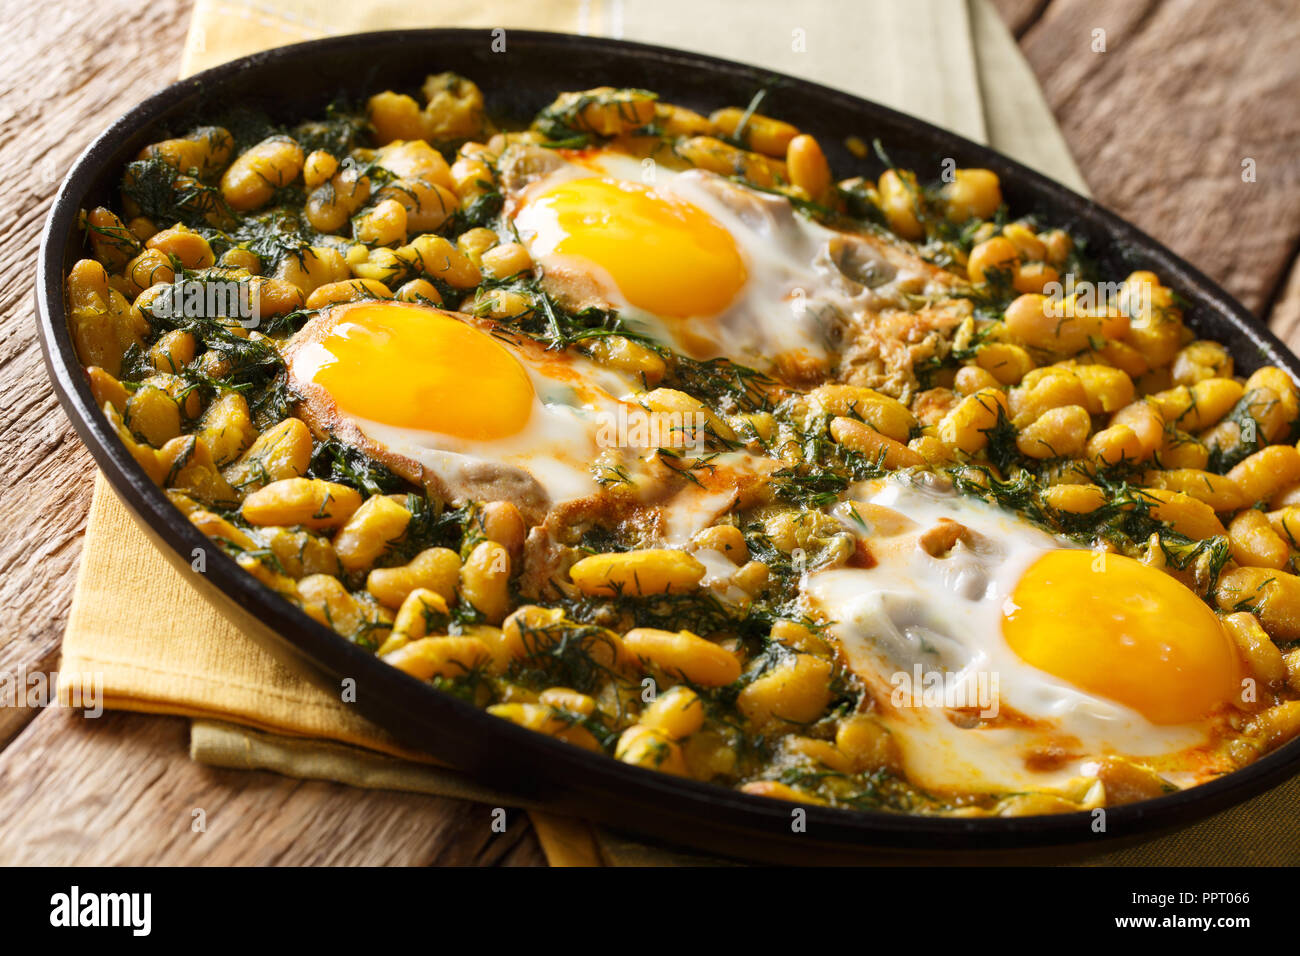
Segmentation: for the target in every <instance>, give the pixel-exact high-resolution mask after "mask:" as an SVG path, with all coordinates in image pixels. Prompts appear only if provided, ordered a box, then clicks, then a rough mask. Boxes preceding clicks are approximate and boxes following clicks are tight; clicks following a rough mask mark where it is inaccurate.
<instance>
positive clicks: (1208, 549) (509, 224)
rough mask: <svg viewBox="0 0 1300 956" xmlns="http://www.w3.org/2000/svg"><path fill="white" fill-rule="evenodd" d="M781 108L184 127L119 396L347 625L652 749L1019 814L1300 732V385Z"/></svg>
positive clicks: (968, 202) (1151, 295)
mask: <svg viewBox="0 0 1300 956" xmlns="http://www.w3.org/2000/svg"><path fill="white" fill-rule="evenodd" d="M760 107H761V102H759V103H755V104H750V105H749V106H747V107H743V108H742V107H723V108H721V109H718V110H717V111H716V112H714V113H712V114H711V115H709V116H705V115H702V114H698V113H695V112H693V111H691V110H689V109H685V108H683V107H680V106H674V105H671V104H668V103H664V102H662V101H660V100H659V99H658V97H657V96H656V95H655V94H654V93H653V92H650V91H646V90H638V89H614V88H597V89H592V90H587V91H583V92H571V93H563V94H561V95H559V96H558V97H557V98H556V99H555V101H554V102H553V103H552V104H551V105H550V106H549V107H547V108H546V109H545V110H543V111H542V112H541V113H540V114H539V115H538V116H537V117H536V118H535V120H534V121H533V123H532V124H531V126H530V127H528V128H527V129H522V130H518V129H516V130H513V131H506V130H504V129H501V128H498V127H497V126H495V125H494V124H493V122H492V121H491V120H490V119H489V115H490V114H489V111H488V110H487V108H486V104H485V103H484V101H483V96H482V94H481V92H480V90H479V89H478V87H477V86H476V85H475V84H474V83H473V82H472V81H471V80H469V79H466V78H464V77H461V76H457V75H453V74H441V75H437V76H430V77H429V78H428V79H427V81H426V82H425V84H424V87H423V89H422V90H421V91H419V94H418V95H417V96H412V95H407V94H405V93H396V92H392V91H386V92H380V93H378V94H377V95H375V96H373V97H371V98H370V99H369V100H368V101H367V102H366V103H364V104H358V105H357V106H356V107H355V108H347V107H344V106H339V107H336V108H333V109H331V110H330V111H329V112H328V114H327V115H326V116H325V117H323V118H320V119H314V120H308V121H305V122H302V123H301V124H299V125H296V126H281V125H276V124H273V123H272V122H271V121H269V120H267V119H265V118H262V117H259V116H257V115H254V114H251V113H249V112H246V111H245V112H236V113H231V114H230V115H227V116H214V117H212V118H211V121H212V123H213V125H207V126H199V127H195V128H193V129H189V130H182V131H177V132H178V134H179V135H177V136H175V137H174V138H169V139H163V140H161V141H159V142H156V143H154V144H152V145H150V146H148V147H147V148H145V149H144V150H142V151H141V152H140V154H139V156H138V157H137V158H136V159H135V161H133V162H131V163H130V164H129V165H128V166H127V167H126V169H125V170H124V171H123V175H122V179H121V196H120V205H119V206H118V207H117V208H116V209H108V208H104V207H100V208H96V209H91V210H86V211H85V212H84V214H83V224H84V229H85V235H86V240H87V245H88V249H89V256H88V257H87V258H85V259H82V260H81V261H79V262H78V263H77V264H76V265H75V266H74V267H73V268H72V270H71V272H70V274H69V275H68V277H67V301H68V307H69V314H70V323H71V331H72V335H73V338H74V341H75V343H76V346H77V349H78V352H79V355H80V358H81V361H82V363H83V364H84V366H85V370H86V375H87V377H88V379H89V383H90V387H91V389H92V391H93V393H94V395H95V398H96V401H97V402H98V403H99V405H100V406H101V407H102V409H103V413H104V414H105V415H106V416H108V418H109V420H110V421H111V423H112V424H113V426H114V428H115V430H116V431H117V433H118V435H119V436H120V438H121V441H122V442H123V444H124V445H125V447H126V448H127V449H129V451H130V453H131V455H132V456H133V457H134V459H135V460H136V461H137V462H139V464H140V466H141V467H142V468H143V469H144V470H145V471H146V472H147V473H148V474H149V476H150V477H151V478H152V479H153V480H154V481H156V482H157V483H158V484H159V485H160V486H161V487H162V488H164V489H165V490H166V493H167V495H168V496H169V497H170V499H171V500H172V502H173V503H174V504H175V506H176V507H177V508H178V509H180V510H181V511H182V512H183V513H184V514H185V515H186V516H187V517H188V518H189V520H190V521H191V522H192V523H193V524H194V525H195V526H196V527H197V528H199V529H200V530H201V531H202V532H203V533H204V534H205V535H207V536H208V537H209V538H210V539H211V540H212V541H213V542H214V545H215V546H216V547H219V548H220V549H221V550H223V551H224V552H226V553H227V554H229V555H230V556H231V557H232V558H233V559H234V560H235V561H236V562H237V563H238V564H239V565H240V566H241V567H242V568H244V569H245V570H246V571H247V572H248V573H249V574H251V575H253V576H254V577H256V578H257V579H258V580H259V581H261V582H262V583H263V584H265V585H266V586H267V587H268V588H270V589H272V590H273V591H275V592H277V593H278V594H279V595H281V596H282V597H283V599H284V600H286V601H289V602H291V603H293V604H295V605H296V606H298V607H300V608H301V609H302V610H303V611H304V612H305V613H306V614H308V615H310V616H311V617H313V618H315V619H316V620H318V621H320V622H321V623H323V624H325V625H326V626H327V627H329V628H332V629H333V630H334V631H336V632H337V633H338V634H339V635H340V639H344V640H348V641H351V642H353V643H355V644H356V645H357V646H359V647H361V648H364V649H366V650H367V651H369V652H371V653H374V654H376V655H378V656H379V657H380V658H381V659H382V660H383V661H385V662H387V663H388V664H390V665H392V666H393V667H395V668H398V669H399V670H402V671H404V672H405V673H407V674H409V675H411V676H412V677H414V678H416V679H418V680H421V681H426V682H429V683H430V684H432V685H433V686H435V687H437V688H438V689H440V690H442V691H445V692H447V693H450V694H454V695H458V696H459V697H461V698H463V699H465V700H467V701H470V702H472V703H473V704H475V705H476V706H478V707H482V708H485V709H487V710H488V711H489V712H490V713H492V714H494V715H496V716H497V717H499V718H501V719H502V720H509V721H513V722H515V723H517V724H520V725H522V726H524V727H527V728H529V729H531V730H533V731H535V732H537V733H540V734H547V735H550V736H553V737H558V738H560V739H562V740H564V741H566V742H568V743H569V744H571V745H573V746H575V747H583V748H587V749H590V750H595V751H602V752H604V753H606V754H608V755H609V756H610V757H611V758H613V759H616V760H621V761H625V762H627V763H631V764H636V765H639V766H643V767H649V768H655V769H657V770H659V771H662V772H665V773H671V774H678V775H681V776H686V777H691V778H694V779H698V780H705V781H712V782H715V783H718V784H721V785H724V786H729V787H735V788H739V789H742V790H744V791H747V792H750V793H755V794H762V795H766V796H769V797H774V798H780V799H785V800H792V801H798V802H801V803H806V804H826V805H830V806H835V807H846V808H854V809H879V810H891V811H897V812H905V813H918V814H935V815H950V816H952V815H955V816H966V817H972V816H1016V815H1032V814H1046V813H1060V812H1068V811H1076V810H1088V809H1093V808H1097V807H1102V806H1114V805H1118V804H1123V803H1129V802H1133V801H1138V800H1143V799H1147V798H1149V797H1153V796H1158V795H1160V794H1164V793H1168V792H1172V791H1175V790H1178V789H1182V788H1186V787H1190V786H1195V785H1196V784H1199V783H1202V782H1204V781H1207V780H1210V779H1213V778H1215V777H1217V776H1220V775H1222V774H1225V773H1228V772H1231V771H1232V770H1234V769H1236V768H1238V767H1241V766H1243V765H1245V764H1248V763H1250V762H1251V761H1253V760H1255V759H1256V758H1258V757H1259V756H1260V755H1262V754H1264V753H1266V752H1268V751H1269V750H1271V749H1273V748H1276V747H1277V746H1279V745H1280V744H1282V743H1284V742H1285V741H1287V740H1289V739H1290V738H1292V737H1293V736H1295V735H1296V733H1297V732H1298V731H1300V573H1298V572H1300V565H1298V564H1297V559H1298V557H1300V542H1298V539H1297V535H1298V534H1300V450H1298V449H1297V446H1296V444H1295V443H1296V440H1297V437H1298V433H1300V429H1298V428H1297V420H1298V419H1300V398H1298V394H1297V389H1296V385H1295V383H1294V382H1293V381H1292V380H1291V378H1290V377H1289V375H1288V374H1287V373H1286V372H1285V371H1283V370H1281V369H1278V368H1273V367H1264V368H1260V369H1258V370H1256V371H1254V372H1252V373H1251V374H1249V375H1248V376H1242V375H1239V374H1237V372H1236V370H1235V369H1234V365H1233V359H1232V357H1231V355H1230V353H1229V351H1228V349H1226V348H1225V347H1224V346H1223V345H1222V344H1220V343H1217V342H1212V341H1206V340H1201V339H1197V338H1196V336H1195V335H1194V334H1193V333H1192V331H1191V330H1190V329H1189V328H1188V327H1187V326H1186V325H1185V324H1184V321H1183V312H1182V304H1181V301H1180V298H1179V296H1178V294H1177V292H1176V291H1175V290H1173V289H1171V288H1168V287H1166V286H1165V285H1163V284H1162V282H1161V279H1160V277H1159V276H1157V275H1155V274H1153V273H1151V272H1134V273H1132V274H1130V275H1127V276H1107V275H1101V274H1099V269H1098V267H1097V266H1096V265H1095V264H1094V263H1093V262H1092V261H1091V260H1090V258H1089V257H1088V255H1087V254H1086V250H1085V249H1083V248H1081V246H1080V244H1079V243H1078V242H1076V241H1075V239H1074V238H1073V237H1072V236H1071V234H1070V232H1069V231H1067V230H1064V229H1061V228H1058V227H1055V226H1054V225H1053V224H1051V223H1046V222H1041V221H1038V220H1037V219H1035V218H1032V217H1022V218H1014V213H1013V212H1011V211H1009V210H1008V209H1007V207H1006V205H1005V204H1004V202H1003V198H1002V192H1001V186H1000V183H999V181H998V177H997V176H996V175H995V174H994V173H992V172H990V171H988V170H984V169H956V170H950V171H949V174H948V175H946V176H943V177H941V179H940V180H939V181H938V182H934V183H927V182H924V181H922V180H921V179H920V178H918V176H917V175H915V174H914V173H913V172H912V171H909V170H906V169H901V168H897V167H896V166H893V165H892V164H890V163H889V161H888V155H887V153H886V152H885V150H884V149H883V148H882V147H881V146H880V145H879V144H877V146H876V151H877V154H878V158H879V159H880V160H881V161H882V162H883V163H884V165H885V167H886V169H885V172H884V173H883V174H882V175H880V176H879V177H878V178H876V179H874V180H871V179H865V178H861V177H854V178H848V179H840V180H837V179H836V178H835V177H834V176H833V175H832V172H831V169H830V167H829V165H828V163H827V160H826V157H825V154H824V153H823V151H822V147H821V145H820V144H819V142H818V140H817V139H816V138H815V137H813V136H811V135H808V134H806V133H804V132H802V131H801V130H800V129H799V128H798V127H797V126H795V125H792V124H791V123H789V122H786V121H784V120H782V119H778V118H775V117H769V116H766V115H764V114H763V113H762V112H761V111H760ZM850 146H851V148H853V149H854V151H855V152H857V153H858V154H859V155H860V156H861V157H862V158H863V159H864V164H863V165H864V166H865V165H866V163H865V160H866V157H867V147H866V146H865V145H864V144H862V143H861V142H859V141H853V142H851V143H850ZM877 168H878V167H877Z"/></svg>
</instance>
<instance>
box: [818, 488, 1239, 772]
mask: <svg viewBox="0 0 1300 956" xmlns="http://www.w3.org/2000/svg"><path fill="white" fill-rule="evenodd" d="M853 491H854V494H853V496H852V500H849V501H844V502H841V503H840V504H838V505H836V506H835V508H834V509H833V511H832V513H833V514H835V515H836V516H838V517H839V518H840V519H841V520H842V522H843V523H844V526H845V527H846V529H849V530H852V531H854V532H855V533H856V534H858V535H859V536H861V537H862V539H863V540H864V542H865V543H866V546H867V547H868V548H869V550H870V554H871V559H870V560H869V561H868V562H866V563H870V564H873V566H871V567H856V568H839V569H833V570H825V571H817V572H813V573H810V574H808V575H806V577H805V580H804V583H803V589H804V593H805V594H806V595H807V597H808V598H809V600H810V602H811V603H812V605H813V606H814V607H815V608H816V609H817V610H818V611H820V612H821V613H822V614H823V615H824V616H825V617H826V618H827V619H829V620H830V621H832V622H833V623H832V624H831V625H830V632H831V633H832V635H833V636H834V637H835V638H836V639H837V640H838V642H839V644H840V646H841V647H842V649H843V653H844V656H845V658H846V661H847V663H848V666H849V667H851V668H852V670H853V671H854V672H855V673H856V674H857V675H858V676H859V677H860V678H861V679H862V680H863V682H864V683H865V685H866V686H867V688H868V689H869V691H870V694H871V696H872V698H873V699H874V701H875V704H876V707H877V708H878V716H879V717H880V719H881V721H882V722H883V723H884V724H885V726H886V727H887V728H888V729H889V731H890V732H891V735H892V736H893V738H894V740H895V741H896V742H897V744H898V746H899V752H900V754H901V758H902V761H903V764H904V768H905V771H906V773H907V776H908V778H909V779H910V780H911V781H912V782H913V783H915V784H916V785H917V786H919V787H921V788H923V789H926V790H929V791H931V792H936V793H944V792H947V793H1011V792H1017V791H1023V790H1048V791H1052V790H1056V791H1060V792H1067V791H1070V788H1071V787H1075V786H1077V784H1078V781H1080V780H1081V779H1082V780H1085V781H1086V779H1087V778H1088V777H1089V776H1090V775H1095V774H1096V772H1097V770H1096V767H1097V763H1096V762H1097V760H1098V759H1099V758H1102V757H1105V756H1111V755H1116V756H1120V757H1123V758H1129V759H1133V760H1136V761H1139V762H1141V763H1143V764H1145V765H1147V766H1149V767H1150V768H1151V769H1153V770H1156V771H1157V772H1159V773H1161V774H1162V775H1163V776H1165V777H1166V779H1168V780H1170V781H1172V782H1175V783H1177V784H1178V785H1180V786H1184V785H1190V784H1192V783H1197V782H1201V781H1202V780H1204V779H1207V778H1208V777H1209V776H1212V775H1213V774H1215V773H1218V772H1222V771H1223V770H1226V769H1229V768H1228V767H1227V766H1226V765H1223V760H1224V758H1223V757H1222V756H1221V755H1218V754H1217V753H1216V752H1215V750H1214V746H1213V745H1214V743H1215V728H1216V727H1221V726H1222V725H1223V723H1224V722H1225V720H1226V717H1227V716H1228V714H1229V713H1230V712H1231V710H1232V707H1233V703H1234V701H1235V700H1236V699H1237V697H1238V696H1239V695H1240V692H1241V678H1242V665H1241V662H1240V660H1239V657H1238V654H1237V651H1236V649H1235V646H1234V645H1233V643H1232V641H1231V639H1230V638H1229V636H1228V635H1227V634H1226V632H1225V631H1224V630H1223V628H1222V627H1221V626H1220V624H1219V622H1218V619H1217V618H1216V616H1215V615H1214V613H1213V612H1212V611H1211V610H1210V609H1209V607H1207V606H1206V605H1205V604H1204V603H1203V602H1202V601H1201V600H1200V599H1199V598H1198V597H1197V596H1196V595H1195V594H1193V593H1192V592H1191V591H1190V590H1188V589H1187V588H1186V587H1184V586H1183V585H1182V584H1181V583H1180V582H1178V581H1177V580H1176V579H1174V578H1172V577H1170V576H1169V575H1167V574H1166V573H1164V572H1163V571H1160V570H1158V569H1155V568H1151V567H1149V566H1147V565H1144V564H1142V563H1141V562H1138V561H1136V560H1133V559H1131V558H1128V557H1124V556H1122V555H1116V554H1108V553H1104V552H1094V551H1090V550H1085V549H1082V548H1079V547H1078V546H1076V545H1073V544H1071V543H1069V542H1067V541H1064V540H1061V539H1058V538H1056V537H1054V536H1052V535H1050V534H1048V533H1046V532H1044V531H1040V530H1039V529H1037V528H1035V527H1033V526H1031V525H1029V524H1027V523H1025V522H1024V521H1022V520H1020V519H1019V518H1017V517H1016V516H1014V515H1012V514H1009V513H1007V512H1004V511H1001V510H1000V509H998V508H995V507H993V506H991V505H988V504H986V503H984V502H981V501H977V500H971V499H966V498H961V497H959V496H956V495H955V494H953V493H951V492H941V491H937V490H934V489H933V488H932V487H927V486H926V485H924V484H918V483H916V482H915V481H914V480H913V481H909V480H907V479H902V478H899V477H895V478H893V479H888V480H879V481H873V482H868V483H864V484H863V485H861V486H859V487H857V488H855V489H853Z"/></svg>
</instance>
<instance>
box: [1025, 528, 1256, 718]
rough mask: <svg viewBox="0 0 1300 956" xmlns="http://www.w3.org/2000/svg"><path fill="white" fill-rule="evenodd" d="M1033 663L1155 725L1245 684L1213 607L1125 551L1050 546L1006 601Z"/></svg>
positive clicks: (1203, 708)
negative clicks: (1067, 548)
mask: <svg viewBox="0 0 1300 956" xmlns="http://www.w3.org/2000/svg"><path fill="white" fill-rule="evenodd" d="M1002 633H1003V636H1004V637H1005V638H1006V640H1007V643H1008V644H1010V645H1011V648H1012V650H1014V651H1015V652H1016V654H1018V655H1019V656H1020V657H1021V659H1023V660H1024V661H1025V662H1026V663H1027V664H1030V665H1032V666H1034V667H1037V668H1038V669H1040V670H1043V671H1046V672H1047V673H1049V674H1052V675H1054V676H1056V677H1059V678H1060V679H1061V680H1064V681H1067V682H1069V683H1070V684H1073V685H1074V686H1075V687H1078V688H1079V689H1081V690H1085V691H1088V692H1090V693H1094V694H1097V695H1099V696H1102V697H1106V698H1109V699H1110V700H1113V701H1116V702H1117V703H1120V704H1124V705H1126V706H1128V707H1131V708H1132V709H1134V710H1136V711H1137V712H1139V713H1140V714H1142V715H1143V716H1145V717H1146V718H1147V719H1148V720H1150V721H1151V722H1152V723H1154V724H1184V723H1191V722H1194V721H1196V720H1199V719H1200V718H1202V717H1204V716H1205V715H1206V714H1207V713H1209V712H1210V711H1211V710H1213V709H1214V708H1215V707H1216V706H1217V705H1219V704H1222V703H1224V702H1226V701H1228V700H1230V699H1231V698H1232V697H1234V696H1235V695H1236V694H1237V693H1239V692H1240V677H1241V672H1240V662H1239V658H1238V656H1237V651H1236V648H1235V647H1234V645H1233V644H1232V640H1231V638H1229V636H1228V635H1227V633H1226V632H1225V631H1224V629H1223V627H1222V626H1221V625H1220V624H1219V620H1218V618H1217V617H1215V615H1214V612H1213V611H1211V610H1210V609H1209V607H1207V606H1206V605H1205V603H1204V602H1202V601H1201V600H1200V599H1199V598H1197V597H1196V595H1195V594H1193V593H1192V592H1191V591H1189V590H1188V589H1187V588H1186V587H1184V586H1183V585H1182V584H1180V583H1179V582H1178V581H1176V580H1175V579H1174V578H1172V577H1170V576H1169V575H1168V574H1165V573H1164V572H1163V571H1159V570H1157V569H1155V568H1151V567H1148V566H1147V565H1145V564H1142V563H1141V562H1140V561H1135V560H1133V559H1132V558H1127V557H1124V556H1122V555H1115V554H1103V553H1101V552H1093V551H1074V550H1061V551H1049V552H1048V553H1047V554H1045V555H1043V557H1041V558H1039V559H1038V560H1037V561H1035V562H1034V564H1033V565H1032V566H1030V568H1029V569H1028V571H1026V572H1025V574H1024V576H1023V577H1022V578H1021V579H1020V581H1019V582H1018V583H1017V585H1016V587H1015V590H1014V591H1013V592H1012V596H1011V603H1010V604H1009V605H1007V606H1005V607H1004V608H1003V622H1002Z"/></svg>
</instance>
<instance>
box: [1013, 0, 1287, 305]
mask: <svg viewBox="0 0 1300 956" xmlns="http://www.w3.org/2000/svg"><path fill="white" fill-rule="evenodd" d="M1242 14H1243V12H1242V10H1241V9H1240V8H1239V7H1234V6H1233V5H1231V4H1218V3H1212V2H1203V0H1174V2H1169V3H1157V2H1154V0H1147V2H1133V0H1102V2H1094V3H1085V2H1081V0H1068V2H1067V0H1057V2H1053V3H1050V4H1049V5H1048V6H1047V8H1046V10H1045V11H1044V13H1043V15H1042V16H1041V17H1040V18H1039V19H1038V20H1037V21H1036V22H1035V23H1034V24H1033V26H1032V27H1031V28H1030V29H1029V31H1028V32H1027V33H1026V34H1025V36H1024V38H1023V40H1022V44H1021V45H1022V48H1023V50H1024V52H1025V54H1026V56H1027V57H1028V59H1029V61H1030V63H1031V65H1032V66H1033V67H1034V70H1035V72H1036V73H1037V74H1038V77H1039V79H1040V80H1041V82H1042V84H1043V89H1044V91H1045V92H1046V95H1047V99H1048V102H1049V103H1050V104H1051V105H1052V109H1053V110H1054V112H1055V113H1056V115H1057V119H1058V120H1059V121H1060V123H1061V127H1062V129H1063V130H1064V132H1065V136H1066V139H1067V140H1068V141H1069V143H1070V146H1071V148H1072V149H1073V150H1074V154H1075V157H1076V158H1077V159H1078V161H1079V165H1080V167H1081V168H1082V170H1083V172H1084V175H1085V177H1086V178H1087V180H1088V182H1089V184H1090V185H1091V187H1092V189H1093V191H1094V193H1095V194H1096V197H1097V199H1098V200H1099V201H1100V202H1102V203H1104V204H1105V205H1107V206H1109V207H1111V208H1112V209H1115V210H1116V211H1118V212H1119V213H1120V214H1121V215H1124V216H1125V217H1126V218H1128V219H1130V220H1132V221H1133V222H1134V223H1136V224H1137V225H1138V226H1140V227H1141V228H1143V229H1145V230H1146V231H1147V232H1149V233H1151V234H1152V235H1154V236H1156V238H1158V239H1160V240H1161V241H1162V242H1164V243H1166V244H1167V245H1169V246H1170V247H1171V248H1172V249H1174V250H1175V251H1176V252H1178V253H1179V254H1180V255H1182V256H1184V257H1185V258H1187V259H1189V260H1190V261H1191V262H1193V263H1195V264H1196V265H1197V266H1199V267H1200V268H1201V269H1203V270H1204V271H1205V272H1206V273H1208V274H1209V275H1210V276H1212V277H1213V278H1215V279H1216V280H1217V281H1219V282H1220V283H1222V284H1223V285H1224V286H1225V288H1227V289H1228V290H1229V291H1230V292H1232V293H1234V294H1235V295H1236V296H1238V297H1239V298H1240V299H1241V301H1242V302H1243V303H1244V304H1245V305H1246V306H1247V307H1248V308H1250V309H1253V310H1256V311H1257V312H1264V311H1267V310H1268V309H1269V308H1270V307H1271V305H1272V298H1273V297H1274V296H1273V293H1274V290H1276V289H1277V288H1278V287H1279V285H1280V283H1281V281H1282V279H1283V278H1284V277H1285V275H1286V274H1287V272H1288V270H1289V269H1290V265H1291V262H1292V260H1293V259H1294V258H1295V253H1296V251H1297V247H1298V245H1300V114H1297V112H1296V111H1295V110H1294V109H1292V108H1290V106H1289V104H1294V103H1296V102H1297V101H1300V70H1297V69H1296V68H1295V52H1294V51H1295V48H1296V45H1297V43H1300V17H1298V16H1296V8H1295V6H1294V4H1289V3H1260V4H1252V5H1251V7H1250V13H1249V15H1248V16H1243V15H1242ZM1097 31H1104V33H1098V32H1097ZM1101 41H1104V52H1094V45H1098V46H1099V45H1100V42H1101ZM1248 160H1253V162H1254V170H1255V181H1254V182H1249V181H1244V180H1243V163H1246V162H1247V161H1248Z"/></svg>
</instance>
